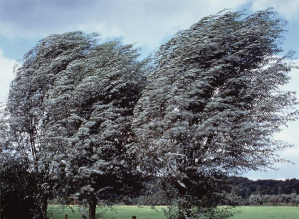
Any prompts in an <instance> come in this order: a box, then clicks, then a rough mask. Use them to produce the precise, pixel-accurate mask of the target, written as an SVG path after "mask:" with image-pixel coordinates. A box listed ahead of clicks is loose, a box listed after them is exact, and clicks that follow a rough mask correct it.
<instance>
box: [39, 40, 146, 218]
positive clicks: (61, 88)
mask: <svg viewBox="0 0 299 219" xmlns="http://www.w3.org/2000/svg"><path fill="white" fill-rule="evenodd" d="M138 56H139V53H138V50H136V49H134V48H133V45H122V44H121V42H119V41H118V40H116V41H112V42H107V43H103V44H99V45H97V46H95V47H94V48H93V49H92V50H91V51H89V52H88V54H87V56H86V58H84V61H81V60H77V61H74V62H72V63H71V65H69V66H68V67H67V68H66V69H65V70H64V71H61V72H60V73H59V74H58V75H57V77H56V81H55V83H54V85H53V88H52V89H51V90H49V92H48V93H47V95H48V96H47V100H46V101H45V106H46V108H45V109H46V110H45V111H46V112H47V113H46V114H45V116H44V119H43V124H44V130H45V136H46V141H45V142H44V143H45V144H44V148H45V150H46V151H47V153H44V154H43V156H44V159H45V160H52V163H51V165H52V166H51V169H52V172H53V176H55V178H57V179H58V178H61V176H66V178H65V177H64V178H65V179H66V180H67V182H68V183H66V186H63V187H62V189H63V190H64V191H63V192H65V194H68V195H70V194H72V195H73V197H74V198H75V199H79V200H82V201H83V203H84V204H87V205H88V207H89V218H95V217H96V205H97V203H99V202H101V203H104V204H111V203H114V202H115V201H117V200H119V199H120V198H121V197H124V196H125V195H134V193H135V194H136V192H137V191H138V190H139V188H141V179H142V178H141V177H140V176H139V174H138V173H137V172H136V165H135V159H134V157H135V154H136V152H134V151H132V150H131V147H132V144H133V142H134V141H133V140H134V139H133V134H132V131H131V121H132V118H133V109H134V106H135V104H136V102H137V100H138V98H139V97H140V92H141V90H142V88H143V84H144V82H143V80H144V74H145V73H146V72H147V66H148V65H147V63H148V61H147V60H145V61H138V60H137V58H138ZM58 188H59V187H58ZM58 188H57V189H58Z"/></svg>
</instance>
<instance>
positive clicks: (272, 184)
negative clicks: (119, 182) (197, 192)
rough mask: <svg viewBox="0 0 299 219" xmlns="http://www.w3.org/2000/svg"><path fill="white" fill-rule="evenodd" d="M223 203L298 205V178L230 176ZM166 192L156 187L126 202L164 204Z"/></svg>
mask: <svg viewBox="0 0 299 219" xmlns="http://www.w3.org/2000/svg"><path fill="white" fill-rule="evenodd" d="M227 182H228V183H229V184H230V186H229V187H227V190H226V191H225V193H226V198H225V199H224V200H223V201H222V204H225V205H273V206H275V205H298V204H299V179H287V180H256V181H254V180H250V179H248V178H245V177H230V178H228V179H227ZM167 202H168V198H167V195H166V192H165V191H163V190H162V188H161V187H160V188H159V187H156V190H154V191H153V192H152V193H151V194H147V195H142V196H140V197H138V198H135V199H132V200H131V201H130V202H128V203H127V204H130V203H131V204H135V205H137V204H141V205H166V204H167Z"/></svg>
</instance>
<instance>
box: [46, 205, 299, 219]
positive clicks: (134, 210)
mask: <svg viewBox="0 0 299 219" xmlns="http://www.w3.org/2000/svg"><path fill="white" fill-rule="evenodd" d="M162 208H163V207H156V210H153V209H151V207H149V206H143V207H141V208H140V207H137V206H116V207H115V210H113V211H111V210H109V209H107V208H98V209H97V213H99V212H104V214H103V218H109V219H110V218H113V219H131V218H132V216H136V218H137V219H165V216H164V214H163V211H162ZM164 208H165V207H164ZM49 210H50V212H52V213H53V216H52V217H51V219H64V218H65V214H67V215H68V219H82V217H81V215H80V213H79V211H78V207H74V210H75V213H72V211H71V209H70V208H68V207H61V206H57V205H51V206H50V207H49ZM86 210H87V209H86ZM237 210H240V211H241V213H239V214H237V215H235V216H233V217H232V218H231V219H298V218H299V207H296V206H294V207H268V206H267V207H266V206H245V207H238V208H237Z"/></svg>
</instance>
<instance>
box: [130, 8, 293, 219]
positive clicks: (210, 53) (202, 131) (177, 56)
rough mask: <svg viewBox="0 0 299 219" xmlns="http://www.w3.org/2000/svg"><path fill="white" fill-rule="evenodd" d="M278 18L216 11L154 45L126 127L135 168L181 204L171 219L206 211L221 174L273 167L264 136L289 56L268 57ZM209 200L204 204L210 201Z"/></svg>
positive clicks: (273, 144) (280, 121)
mask: <svg viewBox="0 0 299 219" xmlns="http://www.w3.org/2000/svg"><path fill="white" fill-rule="evenodd" d="M283 27H284V22H283V21H282V20H280V19H278V18H277V16H276V14H275V13H274V12H273V11H271V10H266V11H260V12H257V13H255V14H252V15H250V16H247V17H245V16H244V15H243V14H242V12H230V11H223V12H220V13H218V14H216V15H212V16H208V17H205V18H203V19H201V20H200V21H199V22H197V23H196V24H194V25H193V26H191V27H190V28H189V29H187V30H184V31H180V32H178V33H177V34H176V35H175V36H174V37H173V38H172V39H171V40H169V41H168V42H167V43H166V44H164V45H162V46H161V47H160V50H159V51H158V52H157V54H156V65H157V66H158V67H157V69H156V70H155V71H153V72H152V73H151V74H150V75H149V77H148V82H147V85H146V87H145V89H144V90H143V91H142V96H141V98H140V99H139V101H138V102H137V104H136V107H135V111H134V120H133V130H134V133H135V134H136V138H137V141H138V143H139V144H138V146H137V147H138V148H139V149H140V151H141V153H140V160H141V166H142V167H143V171H145V172H151V173H154V174H158V175H161V176H164V179H165V181H166V185H168V186H169V185H172V188H173V192H174V193H175V194H177V196H179V197H181V199H182V208H183V210H184V212H182V213H181V215H180V217H181V218H185V217H186V218H189V217H190V216H191V213H190V211H189V212H188V209H191V207H192V206H197V207H201V206H207V207H208V206H213V205H215V204H216V203H217V200H218V201H219V200H220V199H219V198H216V201H215V200H213V197H214V196H218V195H219V194H220V191H221V190H222V185H223V184H224V182H223V180H221V179H224V178H223V176H227V175H234V174H240V173H243V172H244V171H247V170H259V169H263V168H267V167H273V164H274V163H275V162H277V161H281V160H280V159H279V158H277V157H276V152H277V150H280V149H282V148H284V147H288V146H289V145H287V144H284V143H283V142H280V141H276V140H273V138H272V137H273V133H275V132H278V131H280V126H281V125H285V124H286V123H287V122H288V121H291V120H293V119H294V118H296V116H297V115H298V114H297V113H294V112H288V111H287V110H288V109H290V107H292V106H293V105H294V104H295V101H296V98H295V95H294V93H293V92H284V91H281V90H280V86H281V85H284V84H286V83H287V82H288V80H289V76H288V72H289V71H290V70H291V68H292V66H291V64H290V63H288V62H287V59H288V58H290V57H291V53H290V54H287V55H285V56H284V57H281V58H280V57H279V56H278V54H279V53H280V52H281V51H282V50H281V49H280V47H279V44H280V40H281V38H282V34H283V32H284V29H283ZM211 200H213V201H212V202H211Z"/></svg>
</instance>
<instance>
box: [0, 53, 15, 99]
mask: <svg viewBox="0 0 299 219" xmlns="http://www.w3.org/2000/svg"><path fill="white" fill-rule="evenodd" d="M16 63H17V62H16V60H13V59H8V58H5V57H4V54H3V51H2V50H1V49H0V102H1V103H4V102H5V101H6V98H7V95H8V91H9V85H10V83H11V81H12V79H13V78H14V74H13V67H14V65H15V64H16Z"/></svg>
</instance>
